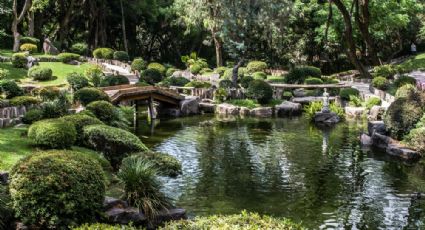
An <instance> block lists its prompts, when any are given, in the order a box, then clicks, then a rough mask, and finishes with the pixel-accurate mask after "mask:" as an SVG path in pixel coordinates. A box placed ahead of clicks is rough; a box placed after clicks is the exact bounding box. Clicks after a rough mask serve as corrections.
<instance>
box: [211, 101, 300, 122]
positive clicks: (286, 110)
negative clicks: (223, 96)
mask: <svg viewBox="0 0 425 230" xmlns="http://www.w3.org/2000/svg"><path fill="white" fill-rule="evenodd" d="M215 112H216V113H217V114H220V115H239V116H253V117H262V118H267V117H272V116H278V117H284V116H296V115H300V114H301V113H302V105H301V104H299V103H293V102H289V101H285V102H282V104H280V105H277V106H275V107H258V108H254V109H249V108H247V107H240V106H235V105H232V104H228V103H223V104H219V105H217V107H216V109H215Z"/></svg>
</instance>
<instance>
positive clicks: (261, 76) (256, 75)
mask: <svg viewBox="0 0 425 230" xmlns="http://www.w3.org/2000/svg"><path fill="white" fill-rule="evenodd" d="M252 77H253V78H254V79H255V80H266V78H267V74H266V73H264V72H255V73H253V74H252Z"/></svg>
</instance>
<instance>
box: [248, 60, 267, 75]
mask: <svg viewBox="0 0 425 230" xmlns="http://www.w3.org/2000/svg"><path fill="white" fill-rule="evenodd" d="M246 68H247V71H248V72H249V73H255V72H265V70H266V69H267V63H265V62H262V61H251V62H249V63H248V65H247V66H246Z"/></svg>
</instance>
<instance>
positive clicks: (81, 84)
mask: <svg viewBox="0 0 425 230" xmlns="http://www.w3.org/2000/svg"><path fill="white" fill-rule="evenodd" d="M66 81H67V82H68V83H69V85H70V86H71V88H72V90H74V91H77V90H80V89H82V88H85V87H88V86H89V80H88V79H87V78H86V77H85V76H84V75H82V74H80V73H75V72H74V73H70V74H68V75H67V76H66Z"/></svg>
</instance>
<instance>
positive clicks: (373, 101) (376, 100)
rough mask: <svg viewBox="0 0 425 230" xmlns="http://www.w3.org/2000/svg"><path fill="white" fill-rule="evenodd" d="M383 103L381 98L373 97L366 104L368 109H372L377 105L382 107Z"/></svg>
mask: <svg viewBox="0 0 425 230" xmlns="http://www.w3.org/2000/svg"><path fill="white" fill-rule="evenodd" d="M381 103H382V101H381V99H380V98H379V97H371V98H369V99H367V101H366V102H365V104H366V108H367V109H371V108H372V107H373V106H375V105H378V106H379V105H381Z"/></svg>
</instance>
